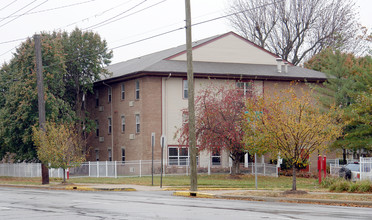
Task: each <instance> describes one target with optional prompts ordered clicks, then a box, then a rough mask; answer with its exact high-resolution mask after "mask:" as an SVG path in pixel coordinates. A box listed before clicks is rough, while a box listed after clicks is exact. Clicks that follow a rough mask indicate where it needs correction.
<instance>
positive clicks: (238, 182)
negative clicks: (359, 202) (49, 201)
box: [0, 174, 319, 191]
mask: <svg viewBox="0 0 372 220" xmlns="http://www.w3.org/2000/svg"><path fill="white" fill-rule="evenodd" d="M229 177H230V176H229V175H227V174H216V175H210V176H208V175H198V187H199V188H204V187H206V188H245V189H254V188H255V179H254V176H253V175H241V176H240V177H241V178H240V179H231V178H229ZM50 181H51V182H58V181H61V179H55V178H53V179H51V180H50ZM68 182H70V183H79V184H84V183H90V184H136V185H148V186H150V185H151V176H146V177H120V178H116V179H115V178H88V177H85V178H71V179H69V180H68ZM0 184H28V185H41V178H17V177H0ZM154 185H156V186H159V185H160V176H154ZM189 185H190V177H189V176H178V175H177V176H163V186H170V187H188V186H189ZM291 187H292V177H286V176H281V177H278V178H276V177H264V176H259V177H258V188H259V189H274V190H287V189H291ZM297 189H301V190H307V191H312V190H319V186H318V184H317V180H316V179H312V178H297Z"/></svg>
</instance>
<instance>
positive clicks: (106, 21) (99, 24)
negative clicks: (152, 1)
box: [84, 0, 147, 30]
mask: <svg viewBox="0 0 372 220" xmlns="http://www.w3.org/2000/svg"><path fill="white" fill-rule="evenodd" d="M146 1H147V0H144V1H142V2H140V3H138V4H137V5H135V6H133V7H131V8H129V9H128V10H125V11H123V12H121V13H119V14H117V15H115V16H113V17H111V18H109V19H106V20H104V21H102V22H99V23H97V24H94V25H92V26H89V27H87V28H84V30H87V29H91V28H93V27H95V26H99V25H101V24H103V23H105V22H108V21H110V20H112V19H114V18H117V17H119V16H120V15H122V14H125V13H127V12H128V11H131V10H133V9H135V8H136V7H138V6H140V5H142V4H143V3H145V2H146Z"/></svg>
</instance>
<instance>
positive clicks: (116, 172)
mask: <svg viewBox="0 0 372 220" xmlns="http://www.w3.org/2000/svg"><path fill="white" fill-rule="evenodd" d="M116 162H117V161H116V160H115V161H114V174H115V178H118V169H117V163H116Z"/></svg>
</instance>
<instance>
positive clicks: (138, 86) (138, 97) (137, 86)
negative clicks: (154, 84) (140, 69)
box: [135, 79, 140, 100]
mask: <svg viewBox="0 0 372 220" xmlns="http://www.w3.org/2000/svg"><path fill="white" fill-rule="evenodd" d="M135 98H136V100H139V99H140V81H139V80H138V79H137V80H136V81H135Z"/></svg>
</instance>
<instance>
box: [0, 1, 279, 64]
mask: <svg viewBox="0 0 372 220" xmlns="http://www.w3.org/2000/svg"><path fill="white" fill-rule="evenodd" d="M281 1H284V0H278V1H277V2H281ZM277 2H273V3H267V4H264V5H260V6H257V7H254V8H250V9H246V10H242V11H239V12H234V13H231V14H227V15H224V16H219V17H216V18H212V19H208V20H205V21H201V22H198V23H195V24H192V25H191V26H197V25H200V24H205V23H208V22H212V21H215V20H219V19H222V18H226V17H229V16H233V15H237V14H240V13H244V12H247V11H251V10H255V9H258V8H261V7H266V6H268V5H272V4H275V3H277ZM184 28H185V27H184V26H183V27H179V28H176V29H172V30H169V31H166V32H162V33H160V34H155V35H152V36H150V37H146V38H142V39H140V40H136V41H132V42H130V43H126V44H122V45H119V46H116V47H112V48H109V49H108V50H115V49H118V48H122V47H125V46H129V45H133V44H136V43H139V42H143V41H146V40H150V39H153V38H156V37H160V36H163V35H166V34H169V33H173V32H176V31H179V30H183V29H184ZM2 43H4V42H2ZM0 44H1V43H0ZM102 52H103V51H100V52H96V53H92V54H90V55H85V56H81V57H80V58H87V57H90V56H95V55H98V54H99V53H102ZM74 60H75V59H71V60H67V61H64V62H63V63H67V62H71V61H74ZM59 64H61V63H56V64H51V65H48V66H44V67H51V66H56V65H59Z"/></svg>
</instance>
